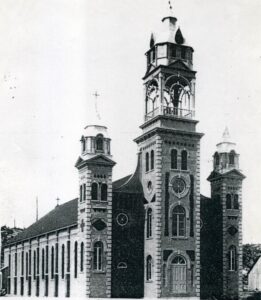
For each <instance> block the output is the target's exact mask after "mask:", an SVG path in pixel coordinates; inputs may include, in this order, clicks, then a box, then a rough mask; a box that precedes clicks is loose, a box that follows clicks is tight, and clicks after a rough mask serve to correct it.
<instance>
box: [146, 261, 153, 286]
mask: <svg viewBox="0 0 261 300" xmlns="http://www.w3.org/2000/svg"><path fill="white" fill-rule="evenodd" d="M146 279H147V281H150V280H151V279H152V257H151V256H150V255H148V256H147V259H146Z"/></svg>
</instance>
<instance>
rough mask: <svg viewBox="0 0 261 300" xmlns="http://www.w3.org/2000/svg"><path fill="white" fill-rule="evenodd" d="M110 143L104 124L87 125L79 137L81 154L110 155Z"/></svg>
mask: <svg viewBox="0 0 261 300" xmlns="http://www.w3.org/2000/svg"><path fill="white" fill-rule="evenodd" d="M110 143H111V139H110V138H109V135H108V130H107V127H106V126H101V125H88V126H86V127H85V128H84V134H83V135H82V138H81V144H82V156H84V157H86V156H93V155H96V154H104V155H108V156H111V150H110Z"/></svg>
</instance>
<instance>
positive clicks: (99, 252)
mask: <svg viewBox="0 0 261 300" xmlns="http://www.w3.org/2000/svg"><path fill="white" fill-rule="evenodd" d="M102 259H103V243H102V242H101V241H98V242H95V244H94V246H93V269H94V270H95V271H102V269H103V265H102Z"/></svg>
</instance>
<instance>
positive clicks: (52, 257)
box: [51, 247, 54, 279]
mask: <svg viewBox="0 0 261 300" xmlns="http://www.w3.org/2000/svg"><path fill="white" fill-rule="evenodd" d="M53 278H54V247H52V249H51V279H53Z"/></svg>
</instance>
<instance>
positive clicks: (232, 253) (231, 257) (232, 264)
mask: <svg viewBox="0 0 261 300" xmlns="http://www.w3.org/2000/svg"><path fill="white" fill-rule="evenodd" d="M236 254H237V253H236V247H235V246H230V248H229V251H228V269H229V271H236V269H237V259H236Z"/></svg>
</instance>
